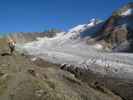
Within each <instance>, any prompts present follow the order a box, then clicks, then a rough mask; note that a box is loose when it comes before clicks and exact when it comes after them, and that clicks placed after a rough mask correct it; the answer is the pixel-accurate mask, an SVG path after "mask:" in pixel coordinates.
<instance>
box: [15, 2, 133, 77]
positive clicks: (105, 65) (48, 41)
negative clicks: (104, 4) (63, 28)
mask: <svg viewBox="0 0 133 100" xmlns="http://www.w3.org/2000/svg"><path fill="white" fill-rule="evenodd" d="M132 6H133V3H130V4H128V5H126V6H124V7H123V8H121V9H119V10H117V11H116V12H114V13H113V14H112V16H111V17H110V18H108V19H107V20H106V21H98V20H95V19H93V20H91V21H90V23H89V24H83V25H78V26H76V27H74V28H72V29H70V30H69V31H68V32H61V33H57V35H56V36H54V37H52V38H49V37H41V38H38V39H37V40H36V41H33V42H30V43H26V44H23V45H19V44H18V45H17V47H18V49H21V50H24V51H26V52H27V53H28V54H29V55H34V56H35V57H40V58H42V59H44V60H47V61H50V62H52V63H58V64H64V63H65V64H70V65H74V66H76V67H78V68H80V69H83V70H91V71H92V72H94V73H100V74H102V75H106V76H109V77H115V78H123V79H127V78H128V79H133V78H132V76H133V67H132V66H133V62H132V60H133V54H128V53H124V54H123V53H107V52H104V50H108V51H109V50H114V51H122V50H127V51H129V49H131V48H132V46H133V34H132V32H133V31H132V29H133V28H132V25H133V15H132V11H131V10H130V9H132ZM90 42H92V43H90ZM107 70H108V71H107Z"/></svg>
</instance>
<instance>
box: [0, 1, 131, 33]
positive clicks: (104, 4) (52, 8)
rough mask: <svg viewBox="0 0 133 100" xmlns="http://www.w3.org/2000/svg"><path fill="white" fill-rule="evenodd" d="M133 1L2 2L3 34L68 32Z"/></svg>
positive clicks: (0, 25)
mask: <svg viewBox="0 0 133 100" xmlns="http://www.w3.org/2000/svg"><path fill="white" fill-rule="evenodd" d="M129 1H130V2H131V1H132V0H0V32H33V31H36V32H37V31H43V30H45V29H48V28H58V29H62V30H68V29H69V28H71V27H73V26H75V25H78V24H84V23H87V22H88V21H89V20H90V19H91V18H99V19H102V20H103V19H106V18H107V17H108V16H110V15H111V13H112V12H113V11H114V10H116V9H118V8H119V7H121V6H122V5H124V4H126V3H128V2H129Z"/></svg>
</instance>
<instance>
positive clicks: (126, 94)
mask: <svg viewBox="0 0 133 100" xmlns="http://www.w3.org/2000/svg"><path fill="white" fill-rule="evenodd" d="M91 66H92V67H95V66H97V65H91ZM98 67H100V66H98ZM60 68H61V69H62V70H66V71H68V72H71V73H73V74H74V75H75V77H77V78H79V79H80V80H82V81H84V82H86V83H88V84H89V85H90V86H91V87H93V88H97V89H98V90H101V91H104V92H105V91H106V88H108V89H110V90H111V91H113V93H115V94H117V95H119V96H121V97H122V98H123V100H133V97H132V94H133V91H132V89H133V88H132V87H133V80H129V79H121V78H115V77H111V76H106V75H102V74H100V73H95V72H93V71H91V70H89V69H88V70H87V69H83V68H81V67H77V66H74V65H67V64H64V65H61V66H60ZM109 70H110V69H109V67H107V68H106V71H107V72H108V73H109ZM115 71H116V72H117V70H115ZM105 87H106V88H105ZM106 92H107V91H106Z"/></svg>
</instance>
